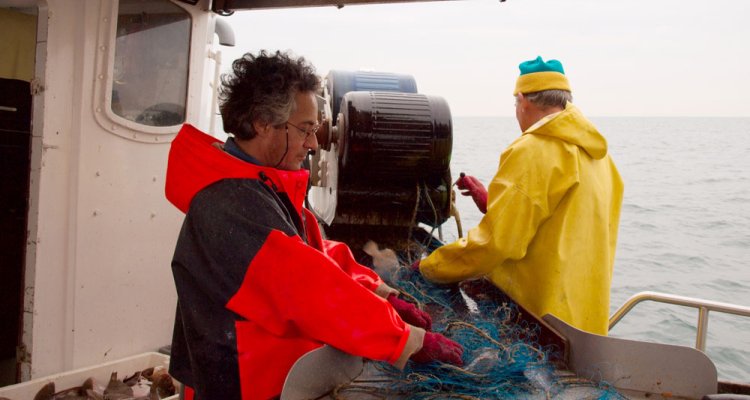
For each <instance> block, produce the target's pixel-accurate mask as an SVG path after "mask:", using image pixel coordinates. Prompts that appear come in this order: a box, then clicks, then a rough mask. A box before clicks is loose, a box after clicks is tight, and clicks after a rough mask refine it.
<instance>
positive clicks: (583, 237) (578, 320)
mask: <svg viewBox="0 0 750 400" xmlns="http://www.w3.org/2000/svg"><path fill="white" fill-rule="evenodd" d="M622 193H623V184H622V179H621V178H620V175H619V173H618V172H617V168H615V164H614V162H613V161H612V159H611V158H610V157H609V155H608V154H607V141H606V140H605V139H604V137H603V136H602V135H601V134H600V133H599V132H598V131H597V129H596V128H595V127H594V125H593V124H592V123H591V122H590V121H589V120H587V119H586V118H585V117H584V116H583V114H581V112H580V111H579V110H578V108H576V107H575V106H573V105H572V104H570V103H569V104H568V106H567V107H566V108H565V110H564V111H562V112H560V113H558V114H556V115H553V116H551V118H548V119H547V120H542V121H540V122H539V123H537V124H535V125H534V126H532V127H531V128H529V129H528V130H527V131H526V132H524V133H523V135H522V136H521V137H519V138H518V139H516V140H515V141H514V142H513V143H512V144H511V145H510V146H509V147H508V148H507V149H506V150H505V151H504V152H503V154H502V155H501V157H500V167H499V169H498V171H497V174H496V175H495V177H494V178H493V179H492V182H491V183H490V185H489V190H488V202H487V214H485V216H484V218H482V221H481V222H480V223H479V226H477V227H475V228H473V229H471V230H470V231H469V234H468V237H466V238H462V239H459V240H458V241H457V242H454V243H450V244H447V245H445V246H442V247H440V248H438V249H437V250H435V251H434V252H433V253H432V254H431V255H430V256H429V257H427V258H425V259H424V260H422V262H421V263H420V271H421V272H422V274H423V275H424V276H425V278H427V279H429V280H431V281H434V282H439V283H450V282H458V281H462V280H465V279H471V278H477V277H484V276H486V277H488V278H489V279H490V280H491V281H492V282H493V283H494V284H495V285H496V286H497V287H499V288H500V289H502V290H503V291H504V292H505V293H506V294H508V295H509V296H511V297H512V298H513V299H514V300H515V301H517V302H518V303H519V304H521V305H522V306H524V307H525V308H526V309H527V310H529V311H530V312H532V313H534V314H536V315H537V316H543V315H544V314H547V313H550V314H554V315H555V316H557V317H558V318H560V319H562V320H564V321H566V322H567V323H569V324H571V325H573V326H575V327H577V328H579V329H582V330H585V331H588V332H592V333H597V334H602V335H606V334H607V328H608V319H609V293H610V284H611V281H612V269H613V264H614V259H615V245H616V242H617V227H618V223H619V219H620V206H621V204H622Z"/></svg>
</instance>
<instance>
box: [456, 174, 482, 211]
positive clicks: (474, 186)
mask: <svg viewBox="0 0 750 400" xmlns="http://www.w3.org/2000/svg"><path fill="white" fill-rule="evenodd" d="M456 186H457V187H458V188H459V189H460V190H463V192H461V194H462V195H464V196H471V198H472V199H473V200H474V203H475V204H476V205H477V208H479V211H481V212H482V214H486V213H487V189H485V188H484V185H482V182H479V179H477V178H475V177H473V176H471V175H466V174H464V173H463V172H461V177H460V178H458V180H457V181H456Z"/></svg>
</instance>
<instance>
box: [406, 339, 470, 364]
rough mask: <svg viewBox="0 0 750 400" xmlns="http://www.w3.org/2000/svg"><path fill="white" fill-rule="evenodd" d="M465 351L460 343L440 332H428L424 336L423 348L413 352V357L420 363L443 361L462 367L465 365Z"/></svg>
mask: <svg viewBox="0 0 750 400" xmlns="http://www.w3.org/2000/svg"><path fill="white" fill-rule="evenodd" d="M463 353H464V348H463V347H462V346H461V345H460V344H458V343H456V342H454V341H452V340H450V339H448V338H447V337H445V336H443V335H441V334H439V333H435V332H427V333H426V334H425V336H424V342H422V348H421V349H420V350H419V351H418V352H416V353H414V354H412V356H411V359H412V360H414V361H416V362H418V363H428V362H430V361H441V362H444V363H449V364H453V365H457V366H459V367H460V366H462V365H464V362H463V360H461V355H463Z"/></svg>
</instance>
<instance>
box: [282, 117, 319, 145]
mask: <svg viewBox="0 0 750 400" xmlns="http://www.w3.org/2000/svg"><path fill="white" fill-rule="evenodd" d="M286 125H287V127H286V131H287V132H289V125H291V126H293V127H295V128H297V130H298V131H299V132H300V133H301V134H302V135H304V138H305V140H307V138H309V137H310V135H314V134H316V133H318V129H320V124H314V125H310V127H308V128H307V129H302V128H300V127H299V126H297V125H294V124H293V123H291V122H289V121H286Z"/></svg>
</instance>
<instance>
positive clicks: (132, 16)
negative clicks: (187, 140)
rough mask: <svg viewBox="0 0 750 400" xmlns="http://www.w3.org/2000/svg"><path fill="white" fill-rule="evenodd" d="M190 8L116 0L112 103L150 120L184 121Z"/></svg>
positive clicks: (124, 113) (129, 115)
mask: <svg viewBox="0 0 750 400" xmlns="http://www.w3.org/2000/svg"><path fill="white" fill-rule="evenodd" d="M190 27H191V20H190V14H189V13H188V12H187V11H185V10H184V9H182V8H181V7H179V6H177V5H175V4H173V3H171V2H170V1H168V0H160V1H154V0H149V1H144V0H120V3H119V7H118V12H117V31H116V39H115V55H114V66H113V71H112V97H111V109H112V112H113V113H115V114H116V115H119V116H120V117H122V118H125V119H127V120H129V121H133V122H135V123H138V124H142V125H148V126H172V125H178V124H181V123H183V122H184V121H185V112H186V105H187V85H188V61H189V50H190Z"/></svg>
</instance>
